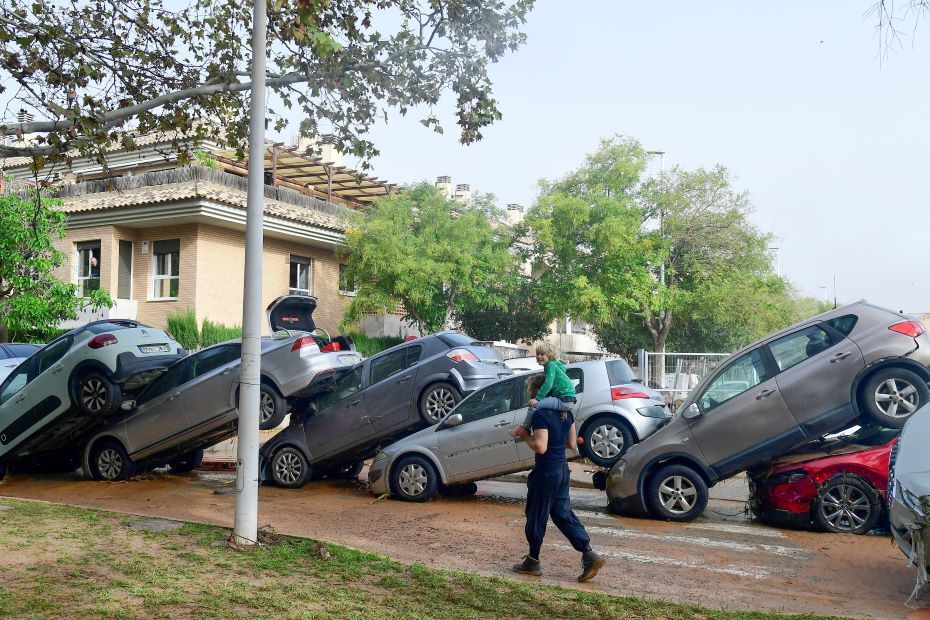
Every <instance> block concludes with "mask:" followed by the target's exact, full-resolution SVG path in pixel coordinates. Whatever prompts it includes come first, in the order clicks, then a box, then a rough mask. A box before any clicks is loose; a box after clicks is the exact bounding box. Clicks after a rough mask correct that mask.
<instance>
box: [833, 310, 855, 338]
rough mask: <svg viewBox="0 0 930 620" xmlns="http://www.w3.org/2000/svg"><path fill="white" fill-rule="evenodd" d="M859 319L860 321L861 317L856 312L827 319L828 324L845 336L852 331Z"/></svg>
mask: <svg viewBox="0 0 930 620" xmlns="http://www.w3.org/2000/svg"><path fill="white" fill-rule="evenodd" d="M857 321H859V317H857V316H856V315H855V314H845V315H843V316H838V317H836V318H835V319H830V320H829V321H827V325H829V326H830V327H832V328H833V329H835V330H836V331H838V332H839V333H841V334H843V335H844V336H848V335H849V334H850V333H851V332H852V330H853V327H855V326H856V322H857Z"/></svg>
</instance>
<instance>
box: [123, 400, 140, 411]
mask: <svg viewBox="0 0 930 620" xmlns="http://www.w3.org/2000/svg"><path fill="white" fill-rule="evenodd" d="M119 408H120V409H122V410H123V411H132V410H133V409H135V408H136V401H134V400H124V401H123V402H121V403H120V404H119Z"/></svg>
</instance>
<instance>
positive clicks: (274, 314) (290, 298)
mask: <svg viewBox="0 0 930 620" xmlns="http://www.w3.org/2000/svg"><path fill="white" fill-rule="evenodd" d="M314 310H316V297H311V296H309V295H282V296H281V297H278V298H277V299H275V300H274V301H273V302H271V303H270V304H269V305H268V308H267V309H266V312H267V314H268V324H269V325H270V326H271V331H272V332H277V331H280V330H282V329H284V330H288V331H301V332H312V331H313V330H315V329H316V323H314V322H313V311H314Z"/></svg>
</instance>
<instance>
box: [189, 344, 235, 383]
mask: <svg viewBox="0 0 930 620" xmlns="http://www.w3.org/2000/svg"><path fill="white" fill-rule="evenodd" d="M192 357H193V358H194V377H202V376H203V375H205V374H207V373H208V372H210V371H213V370H216V369H217V368H219V367H220V366H225V365H226V364H228V363H230V362H232V361H234V360H238V359H240V358H241V357H242V349H241V345H239V344H238V343H237V344H234V345H233V344H230V345H224V346H221V347H214V348H212V349H207V350H206V351H202V352H200V353H199V354H197V355H193V356H192Z"/></svg>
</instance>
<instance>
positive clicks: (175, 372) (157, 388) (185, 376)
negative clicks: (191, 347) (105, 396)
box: [137, 356, 196, 404]
mask: <svg viewBox="0 0 930 620" xmlns="http://www.w3.org/2000/svg"><path fill="white" fill-rule="evenodd" d="M195 360H196V356H194V357H186V358H184V359H183V360H181V361H180V362H176V363H175V364H173V365H172V366H169V367H168V371H167V372H165V373H164V374H163V375H161V376H160V377H158V378H156V379H155V380H154V381H152V383H150V384H149V386H148V387H147V388H145V390H144V391H143V392H142V393H141V394H139V398H138V399H137V402H138V403H139V404H141V403H145V402H148V401H150V400H153V399H155V398H158V397H159V396H161V395H162V394H165V393H166V392H170V391H171V390H173V389H174V388H176V387H179V386H181V385H184V384H185V383H187V382H188V381H190V380H191V379H193V378H194V373H193V370H194V361H195Z"/></svg>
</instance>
